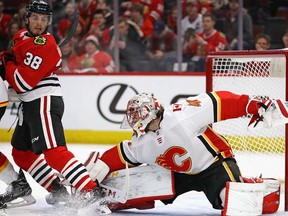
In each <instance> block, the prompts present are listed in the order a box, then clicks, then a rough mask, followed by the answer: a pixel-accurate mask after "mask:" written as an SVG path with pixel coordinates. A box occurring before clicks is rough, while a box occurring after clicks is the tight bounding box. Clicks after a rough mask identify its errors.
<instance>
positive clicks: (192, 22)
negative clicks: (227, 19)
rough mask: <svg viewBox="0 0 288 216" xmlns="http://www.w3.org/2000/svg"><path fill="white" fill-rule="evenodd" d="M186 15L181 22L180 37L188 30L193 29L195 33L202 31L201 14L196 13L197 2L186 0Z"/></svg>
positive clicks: (195, 0)
mask: <svg viewBox="0 0 288 216" xmlns="http://www.w3.org/2000/svg"><path fill="white" fill-rule="evenodd" d="M185 9H186V13H187V15H186V16H185V17H184V18H183V19H182V20H181V27H182V35H184V33H185V31H186V30H187V29H188V28H193V29H195V31H196V32H197V33H201V32H202V31H203V24H202V14H200V13H198V2H197V0H187V2H186V7H185Z"/></svg>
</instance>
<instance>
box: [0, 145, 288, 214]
mask: <svg viewBox="0 0 288 216" xmlns="http://www.w3.org/2000/svg"><path fill="white" fill-rule="evenodd" d="M110 147H111V146H109V145H100V144H97V145H95V144H94V145H85V144H68V148H69V149H70V150H71V151H72V152H73V153H74V154H75V156H76V157H77V158H78V159H79V160H80V161H82V162H84V161H85V160H86V158H87V157H88V155H89V153H90V152H91V151H95V150H97V151H100V152H103V151H105V150H106V149H107V148H110ZM0 150H1V151H2V152H3V153H4V154H5V155H6V156H7V157H8V158H9V160H10V161H11V162H13V160H12V157H11V146H10V145H9V144H7V143H0ZM15 168H16V170H17V167H16V166H15ZM25 175H26V177H27V180H28V181H29V183H30V185H31V187H32V189H33V193H32V194H33V196H34V197H35V198H36V200H37V202H36V203H35V204H33V205H30V206H23V207H19V208H13V209H7V213H8V216H10V215H11V216H55V215H60V216H64V215H70V216H72V215H73V216H76V215H79V216H81V215H85V216H90V215H96V214H94V213H93V212H91V211H81V212H80V211H78V212H67V211H63V210H61V209H58V208H56V207H52V206H50V205H48V204H47V203H46V201H45V196H46V195H47V194H48V192H47V191H46V190H45V189H43V188H42V187H41V186H39V185H38V184H37V183H35V181H34V180H33V179H32V178H31V177H30V176H29V175H28V174H27V173H26V174H25ZM5 188H6V185H5V184H4V183H3V182H0V192H3V191H4V190H5ZM283 209H284V207H283V193H282V194H281V205H280V209H279V211H278V212H277V214H271V215H277V216H278V215H288V212H287V213H285V212H284V210H283ZM112 215H115V216H117V215H127V216H134V215H145V216H160V215H161V216H162V215H165V216H180V215H181V216H188V215H189V216H196V215H197V216H205V215H207V216H208V215H209V216H216V215H221V211H219V210H215V209H213V208H212V207H211V204H210V203H209V202H208V200H207V199H206V197H205V196H204V194H203V193H199V192H189V193H186V194H183V195H181V196H180V197H178V198H177V199H176V200H175V202H174V203H173V204H172V205H167V206H165V205H164V204H162V203H161V202H158V201H157V202H156V208H154V209H151V210H125V211H121V212H117V213H112Z"/></svg>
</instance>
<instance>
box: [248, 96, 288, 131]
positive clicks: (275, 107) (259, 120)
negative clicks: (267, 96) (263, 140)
mask: <svg viewBox="0 0 288 216" xmlns="http://www.w3.org/2000/svg"><path fill="white" fill-rule="evenodd" d="M260 106H261V107H260V108H259V110H258V113H259V114H258V115H253V116H252V118H251V120H250V122H249V125H248V130H254V129H261V128H271V127H277V126H280V125H284V124H286V123H288V107H287V106H288V105H287V102H285V101H282V100H268V101H267V102H266V103H265V104H263V103H261V104H260Z"/></svg>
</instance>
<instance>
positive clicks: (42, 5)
mask: <svg viewBox="0 0 288 216" xmlns="http://www.w3.org/2000/svg"><path fill="white" fill-rule="evenodd" d="M32 12H33V13H39V14H44V15H49V16H52V9H51V7H50V5H49V4H48V3H47V2H46V1H44V0H31V1H30V2H29V4H28V5H27V6H26V13H25V18H29V17H30V15H31V13H32ZM49 24H51V19H50V22H49Z"/></svg>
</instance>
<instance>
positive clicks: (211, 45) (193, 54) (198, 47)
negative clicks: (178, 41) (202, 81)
mask: <svg viewBox="0 0 288 216" xmlns="http://www.w3.org/2000/svg"><path fill="white" fill-rule="evenodd" d="M202 20H203V32H202V33H200V34H196V32H195V33H194V32H193V31H191V30H190V33H189V31H188V32H186V34H187V35H186V36H185V37H187V39H186V40H185V42H184V48H183V52H184V54H185V55H184V56H185V58H186V61H188V62H189V63H190V65H192V66H193V68H190V69H189V70H193V71H205V69H206V68H205V65H206V64H205V62H206V55H207V54H208V52H210V51H223V50H224V49H225V46H226V44H227V41H226V37H225V35H224V34H223V33H222V32H220V31H218V30H216V29H215V28H214V26H215V24H216V18H215V16H214V15H213V14H212V13H205V14H204V15H203V17H202Z"/></svg>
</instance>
